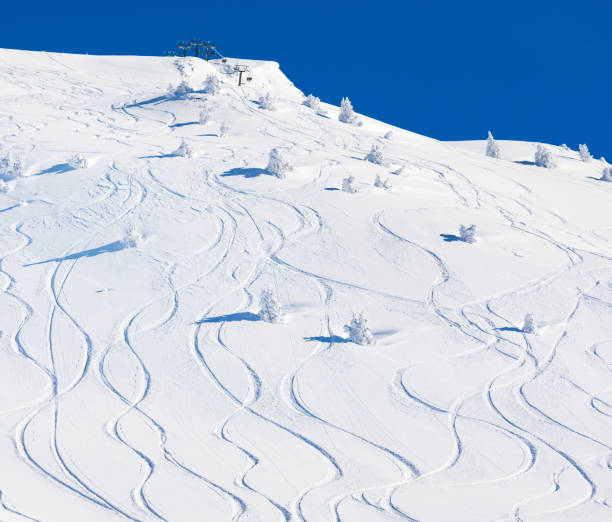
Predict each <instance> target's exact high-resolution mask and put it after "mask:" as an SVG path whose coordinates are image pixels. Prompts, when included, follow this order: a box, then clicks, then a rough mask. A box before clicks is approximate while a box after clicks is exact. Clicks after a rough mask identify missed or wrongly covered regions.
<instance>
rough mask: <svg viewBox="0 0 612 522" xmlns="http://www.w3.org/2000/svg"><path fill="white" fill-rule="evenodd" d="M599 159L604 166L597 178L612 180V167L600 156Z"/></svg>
mask: <svg viewBox="0 0 612 522" xmlns="http://www.w3.org/2000/svg"><path fill="white" fill-rule="evenodd" d="M601 160H602V162H603V164H604V168H603V171H602V173H601V178H599V179H600V180H601V181H612V167H611V166H610V165H608V164H607V163H606V160H605V159H604V158H601Z"/></svg>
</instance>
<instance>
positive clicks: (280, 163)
mask: <svg viewBox="0 0 612 522" xmlns="http://www.w3.org/2000/svg"><path fill="white" fill-rule="evenodd" d="M266 170H267V171H268V172H269V173H270V174H272V175H273V176H276V177H277V178H281V179H282V178H284V177H285V175H286V174H287V172H291V171H292V170H293V167H292V166H291V165H289V162H287V161H286V160H285V159H284V158H283V154H282V152H281V151H280V150H279V149H276V148H274V149H272V150H271V151H270V156H269V159H268V166H267V167H266Z"/></svg>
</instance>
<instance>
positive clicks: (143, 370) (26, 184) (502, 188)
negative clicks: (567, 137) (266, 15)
mask: <svg viewBox="0 0 612 522" xmlns="http://www.w3.org/2000/svg"><path fill="white" fill-rule="evenodd" d="M236 65H242V66H248V69H249V71H248V72H245V74H244V77H243V79H244V81H245V83H244V85H242V86H238V75H237V74H236V73H235V72H234V66H236ZM247 77H250V78H252V79H251V80H250V81H248V80H246V78H247ZM349 87H350V86H348V85H347V89H349ZM316 94H317V93H316V92H315V93H313V95H314V96H311V97H310V98H308V101H306V100H307V99H306V97H305V96H304V93H302V92H301V91H299V89H297V88H296V87H295V86H294V85H293V84H292V83H291V81H290V80H289V79H288V78H287V77H286V76H285V75H284V74H283V73H282V71H281V70H280V68H279V66H278V64H276V63H273V62H260V61H249V60H238V59H228V60H227V62H225V63H224V62H222V61H212V62H209V63H206V62H204V61H203V60H200V59H196V58H185V59H183V58H170V57H165V58H156V57H135V56H121V57H111V56H87V55H68V54H61V53H39V52H26V51H12V50H0V290H1V293H0V520H2V521H11V522H12V521H24V520H44V521H45V522H53V521H61V522H65V521H67V520H75V521H77V520H78V521H80V520H88V521H107V520H138V521H153V520H157V521H159V520H168V521H173V522H174V521H192V520H194V519H197V518H198V517H202V516H205V517H206V519H207V520H214V521H225V520H228V521H230V520H235V521H245V522H246V521H255V520H258V521H266V522H268V521H272V520H302V521H313V522H319V521H326V520H336V521H338V520H347V521H355V520H359V521H368V522H370V521H378V520H380V521H386V520H436V521H438V520H439V521H446V520H448V521H456V520H470V521H475V520H483V521H484V520H508V521H510V520H514V521H517V520H523V521H538V522H539V521H542V522H544V521H555V522H556V521H561V520H589V521H606V520H609V519H610V516H611V508H610V506H611V505H612V479H611V477H612V471H611V470H612V465H611V460H610V455H611V448H612V430H611V429H610V426H611V424H610V419H611V415H612V391H611V387H610V378H611V376H610V369H611V365H612V341H611V339H612V321H610V317H611V316H612V227H611V226H610V223H609V213H610V203H611V201H612V199H611V198H612V183H610V182H609V181H606V179H605V176H604V174H603V173H604V169H609V165H608V164H607V163H605V162H604V161H602V160H598V159H588V158H587V157H586V155H585V154H583V155H582V156H581V155H580V153H579V152H577V151H571V150H569V149H568V148H564V147H557V146H552V145H545V144H536V143H524V142H511V141H503V140H498V141H497V145H498V148H499V157H489V156H487V155H486V149H487V144H486V142H485V141H484V140H483V141H478V142H455V143H450V142H448V143H445V142H440V141H437V140H434V139H431V138H428V137H425V136H420V135H418V134H415V133H412V132H409V131H407V130H403V129H399V128H395V127H392V126H390V125H387V124H385V123H382V122H379V121H376V120H374V119H372V118H369V117H367V116H365V115H362V114H360V113H359V107H358V106H355V107H354V110H353V107H352V105H351V103H350V101H349V100H348V98H347V99H345V100H343V101H342V107H340V104H341V100H337V104H338V105H329V104H325V103H320V102H319V101H318V100H317V99H316V98H315V97H316ZM346 94H347V95H348V96H349V97H350V92H347V93H346ZM305 102H306V103H305ZM487 130H488V129H483V138H484V137H486V135H487ZM491 139H492V136H491ZM536 152H538V153H539V154H540V156H544V157H545V159H547V160H549V162H545V163H547V165H548V167H547V166H537V165H536V158H535V155H536ZM585 159H586V160H585ZM540 163H541V162H540ZM608 178H609V175H608Z"/></svg>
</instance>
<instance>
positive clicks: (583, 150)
mask: <svg viewBox="0 0 612 522" xmlns="http://www.w3.org/2000/svg"><path fill="white" fill-rule="evenodd" d="M578 154H580V159H581V160H582V161H584V162H587V161H591V160H592V159H593V156H591V153H590V152H589V148H588V147H587V146H586V145H585V144H584V143H581V144H580V145H578Z"/></svg>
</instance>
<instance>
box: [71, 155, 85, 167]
mask: <svg viewBox="0 0 612 522" xmlns="http://www.w3.org/2000/svg"><path fill="white" fill-rule="evenodd" d="M67 163H68V166H69V167H70V168H72V169H86V168H87V167H88V162H87V158H86V157H85V156H83V155H82V154H79V153H76V154H73V155H72V156H70V157H69V158H68V161H67Z"/></svg>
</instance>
